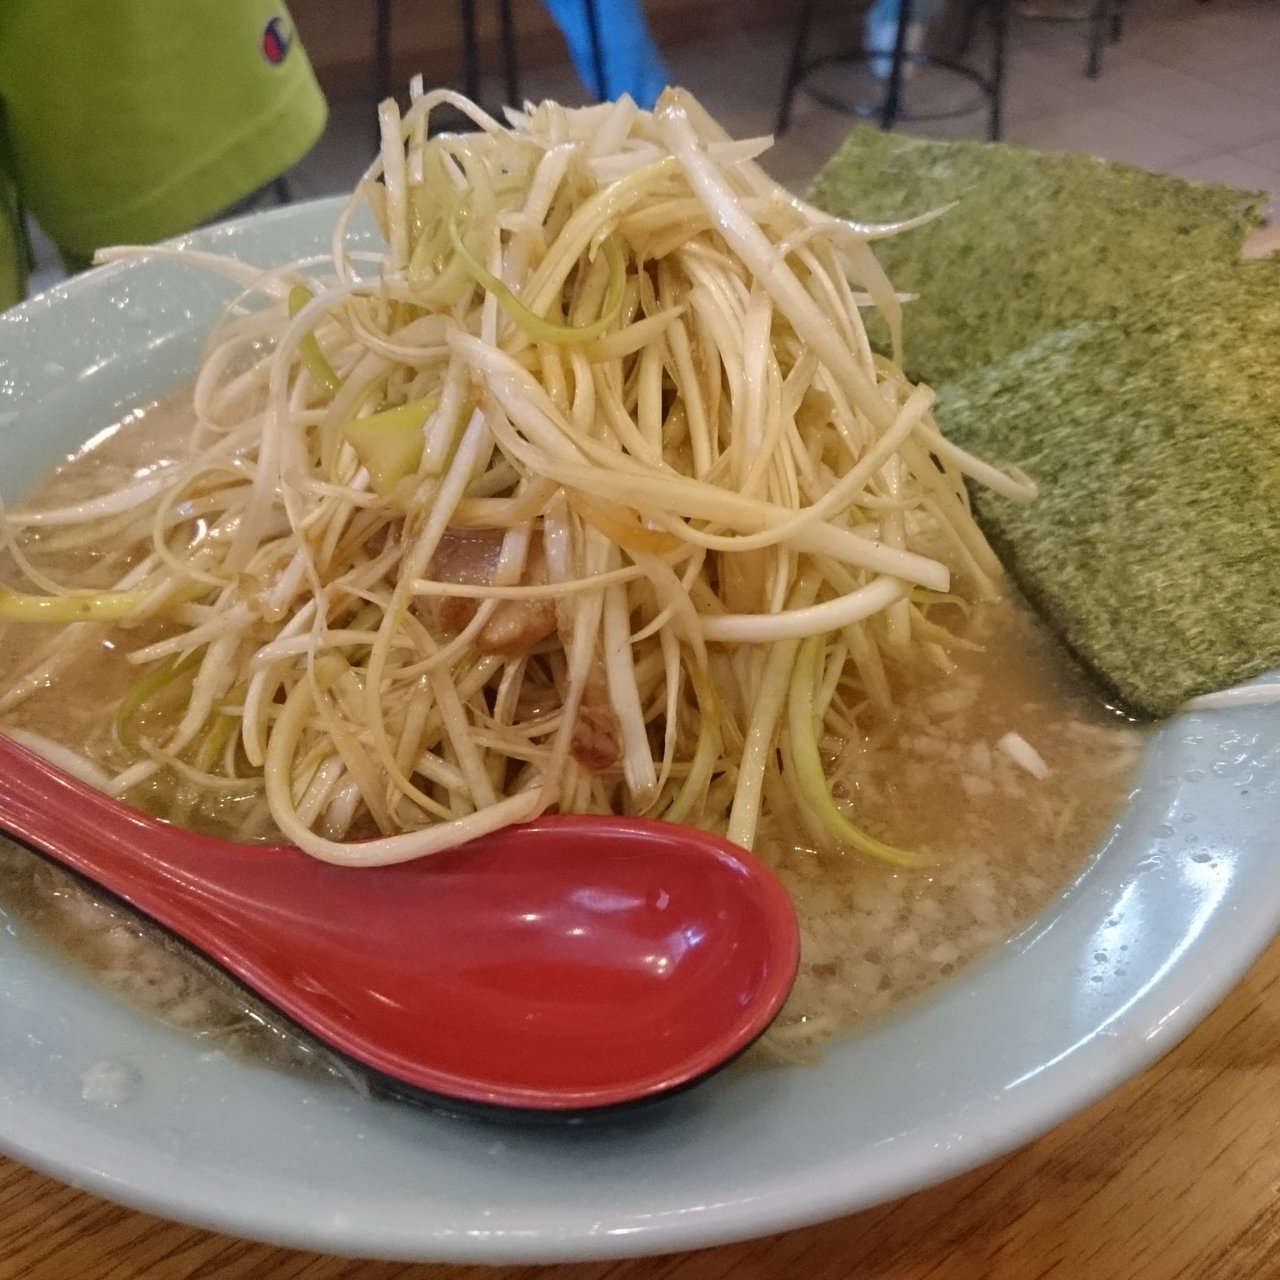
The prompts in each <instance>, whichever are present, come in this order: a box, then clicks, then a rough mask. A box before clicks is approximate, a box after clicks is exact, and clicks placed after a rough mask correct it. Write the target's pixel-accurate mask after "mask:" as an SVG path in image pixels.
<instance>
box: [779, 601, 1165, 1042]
mask: <svg viewBox="0 0 1280 1280" xmlns="http://www.w3.org/2000/svg"><path fill="white" fill-rule="evenodd" d="M966 638H967V639H969V640H970V641H973V642H975V643H976V645H977V646H978V647H977V648H976V649H973V650H960V651H957V652H956V653H955V654H954V655H953V656H954V658H955V660H956V664H957V666H956V670H955V671H954V672H951V673H948V674H946V675H945V676H938V677H936V678H932V679H925V680H921V681H918V682H916V683H913V684H910V685H907V686H905V687H900V688H895V690H894V696H895V703H896V712H895V714H894V716H893V717H892V719H890V720H888V721H887V722H880V723H877V724H875V726H874V728H872V729H871V730H870V731H869V732H868V736H867V740H866V742H865V744H864V745H863V746H862V747H861V749H859V750H857V751H855V752H852V753H850V756H851V758H850V759H849V760H848V761H846V767H847V772H846V773H845V774H844V775H843V777H842V783H841V785H840V786H839V787H838V788H837V793H838V794H839V793H840V792H843V797H842V798H843V801H844V803H846V804H847V806H848V811H849V813H850V815H851V817H853V818H854V820H855V821H856V822H857V823H858V824H859V825H860V826H861V827H862V828H863V829H864V830H866V831H868V832H869V833H871V834H873V835H876V836H879V837H880V838H881V839H884V840H887V841H890V842H891V843H893V844H895V845H897V846H898V847H900V848H906V849H910V850H912V851H915V852H919V853H922V854H925V855H928V856H929V857H930V859H931V862H930V864H929V865H928V866H926V867H925V868H922V869H910V870H902V869H899V868H896V867H892V866H889V865H887V864H885V863H882V862H878V861H876V860H874V859H871V858H868V857H866V856H864V855H861V854H858V853H853V852H849V853H840V854H826V855H823V854H818V853H815V852H814V851H813V850H812V849H811V848H809V847H807V846H805V845H803V844H799V845H796V844H790V843H787V842H785V841H782V840H779V842H778V843H779V846H780V848H779V850H778V852H777V854H776V855H773V856H771V858H770V860H771V861H772V862H773V863H774V865H775V866H776V867H777V869H778V871H779V873H780V874H781V876H782V879H783V880H784V882H785V883H786V885H787V887H788V889H789V890H790V891H791V894H792V897H793V899H794V900H795V902H796V905H797V911H798V914H799V917H800V921H801V928H802V948H801V968H800V976H799V979H798V981H797V983H796V987H795V991H794V993H793V995H792V997H791V1000H790V1002H789V1003H788V1005H787V1007H786V1009H785V1010H784V1011H783V1015H782V1017H781V1018H780V1019H779V1021H778V1023H777V1024H776V1025H775V1027H774V1029H773V1031H772V1032H771V1033H770V1036H769V1046H768V1047H770V1048H771V1049H772V1050H773V1051H774V1052H776V1053H779V1054H781V1055H784V1056H787V1055H790V1054H793V1053H803V1052H804V1051H805V1050H807V1049H809V1048H810V1047H812V1046H813V1045H814V1044H816V1043H820V1042H821V1041H822V1040H824V1039H827V1038H829V1037H830V1036H832V1035H834V1034H838V1033H840V1032H843V1031H847V1030H849V1029H850V1028H852V1027H855V1026H857V1025H859V1024H862V1023H865V1022H866V1021H868V1020H869V1019H872V1018H874V1017H876V1016H877V1015H880V1014H882V1013H884V1012H886V1011H887V1010H888V1009H890V1008H892V1007H895V1006H897V1005H899V1004H901V1003H902V1002H903V1001H905V1000H908V999H911V998H913V997H917V996H919V995H921V994H922V993H924V992H926V991H929V990H931V989H932V988H934V987H936V986H937V985H938V984H939V983H942V982H944V981H945V980H946V979H947V978H949V977H951V976H952V975H953V974H955V973H956V972H957V971H958V970H959V969H961V968H962V967H963V966H965V965H968V964H971V963H972V962H973V961H974V960H976V959H978V958H979V957H981V956H983V955H985V954H986V953H988V952H989V951H990V950H991V949H992V948H993V947H994V946H996V945H997V944H998V943H1000V942H1002V941H1004V940H1005V939H1007V938H1009V937H1010V936H1011V935H1012V934H1014V933H1015V932H1017V931H1018V930H1019V929H1020V928H1021V927H1023V926H1025V925H1026V924H1027V923H1029V922H1030V921H1031V920H1032V918H1033V917H1034V916H1035V915H1036V914H1037V913H1038V912H1040V911H1042V910H1044V908H1045V907H1046V906H1047V905H1048V904H1049V903H1050V902H1052V901H1053V900H1054V899H1055V898H1056V897H1057V896H1058V895H1059V894H1060V893H1061V892H1062V891H1063V890H1064V889H1065V888H1066V887H1067V885H1068V884H1069V883H1070V882H1071V881H1072V880H1073V879H1074V878H1075V877H1077V876H1078V875H1079V874H1080V873H1081V872H1082V871H1083V869H1084V867H1085V866H1086V865H1087V863H1088V861H1089V859H1090V857H1091V856H1092V854H1093V853H1094V852H1096V851H1097V850H1098V849H1099V848H1100V846H1101V845H1102V843H1103V841H1104V840H1105V838H1106V836H1107V834H1108V832H1109V831H1110V830H1111V828H1112V826H1113V824H1114V823H1115V821H1116V819H1117V815H1118V813H1119V810H1120V808H1121V806H1122V804H1123V802H1124V800H1125V797H1126V795H1127V794H1128V791H1129V788H1130V786H1131V785H1132V782H1133V777H1134V773H1135V771H1136V765H1137V762H1138V758H1139V755H1140V752H1141V748H1142V743H1143V738H1144V735H1143V733H1142V732H1141V731H1140V730H1139V729H1138V728H1137V727H1135V726H1134V725H1132V724H1130V723H1128V722H1126V721H1125V720H1124V719H1122V718H1121V717H1120V716H1118V715H1117V714H1115V712H1113V711H1111V710H1110V709H1108V708H1107V707H1106V706H1105V705H1104V704H1103V702H1102V700H1101V698H1100V697H1099V695H1098V694H1097V692H1096V691H1095V690H1093V689H1092V688H1091V687H1089V686H1088V684H1087V683H1086V681H1085V679H1084V677H1083V675H1082V674H1081V673H1080V672H1079V670H1078V669H1077V668H1076V667H1075V666H1074V665H1073V664H1072V663H1071V662H1070V661H1069V660H1068V659H1067V658H1066V657H1065V656H1064V655H1063V654H1062V653H1061V651H1060V650H1059V648H1058V646H1057V644H1056V642H1055V641H1054V640H1053V639H1052V637H1050V636H1049V635H1048V634H1047V632H1046V630H1045V629H1044V627H1043V626H1042V625H1041V624H1040V623H1039V622H1038V621H1037V620H1036V619H1035V618H1034V617H1033V615H1032V614H1031V613H1030V611H1029V610H1028V609H1027V608H1026V607H1025V606H1023V605H1021V604H1019V603H1016V602H1014V601H1012V600H1008V599H1006V600H1001V601H999V602H996V603H994V604H990V605H982V606H978V607H977V608H976V609H975V611H974V614H973V616H972V620H971V622H970V625H969V627H968V629H967V632H966ZM1010 733H1014V734H1018V735H1020V736H1021V737H1022V738H1023V739H1024V740H1025V741H1026V742H1027V743H1028V744H1029V745H1030V746H1031V747H1032V748H1033V749H1034V751H1035V753H1036V755H1038V756H1039V757H1040V759H1041V760H1042V761H1043V763H1044V765H1046V766H1047V768H1048V774H1047V776H1045V777H1037V776H1034V775H1033V774H1032V773H1031V772H1029V771H1028V770H1027V768H1026V767H1024V765H1022V764H1020V763H1018V762H1017V761H1016V760H1015V759H1014V758H1013V757H1012V756H1011V755H1010V754H1009V753H1008V751H1007V750H1006V749H1004V748H1002V747H1001V746H1000V745H999V744H1000V743H1001V740H1002V739H1004V738H1005V735H1006V734H1010Z"/></svg>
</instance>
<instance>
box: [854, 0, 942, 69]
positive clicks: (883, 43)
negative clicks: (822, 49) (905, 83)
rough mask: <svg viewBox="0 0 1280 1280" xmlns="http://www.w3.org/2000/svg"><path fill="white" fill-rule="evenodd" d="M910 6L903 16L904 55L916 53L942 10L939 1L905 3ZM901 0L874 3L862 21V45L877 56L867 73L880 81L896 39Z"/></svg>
mask: <svg viewBox="0 0 1280 1280" xmlns="http://www.w3.org/2000/svg"><path fill="white" fill-rule="evenodd" d="M905 2H906V3H908V4H909V5H910V11H909V13H908V16H907V21H908V26H907V44H906V48H907V52H908V53H918V52H919V51H920V46H921V45H922V44H923V42H924V32H925V28H926V27H927V26H928V24H929V23H930V22H931V21H932V20H933V19H934V18H935V17H936V16H937V14H938V11H939V10H940V9H941V8H942V4H943V0H905ZM903 3H904V0H875V3H874V4H873V5H872V6H871V8H870V9H868V10H867V15H866V17H865V18H864V19H863V46H864V47H865V48H866V49H867V51H868V52H870V53H875V54H879V55H881V56H879V57H875V58H872V59H871V70H872V72H873V73H874V74H875V75H877V76H879V77H880V78H881V79H882V80H883V79H885V78H886V77H887V76H888V75H889V64H890V61H891V56H890V55H892V53H893V47H894V44H895V43H896V42H897V39H898V19H899V17H900V15H901V13H902V6H903Z"/></svg>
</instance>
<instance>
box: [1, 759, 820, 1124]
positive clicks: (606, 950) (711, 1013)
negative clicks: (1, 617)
mask: <svg viewBox="0 0 1280 1280" xmlns="http://www.w3.org/2000/svg"><path fill="white" fill-rule="evenodd" d="M0 828H3V829H4V830H6V831H8V832H9V833H11V834H12V835H14V836H16V837H17V838H18V839H19V840H21V841H22V842H23V843H25V844H28V845H31V846H32V847H33V848H36V849H38V850H40V851H42V852H43V853H46V854H48V855H50V856H52V857H53V858H55V859H56V860H58V861H59V862H61V863H63V864H64V865H66V866H68V867H70V868H71V869H72V870H74V871H76V872H78V873H79V874H81V875H82V876H84V877H86V878H87V879H89V880H92V881H93V882H94V883H96V884H98V885H100V886H101V887H102V888H104V889H107V890H108V891H110V892H111V893H112V894H114V895H115V896H116V897H118V898H120V899H122V900H123V901H125V902H127V903H128V904H129V905H131V906H133V907H135V908H136V909H137V910H139V911H141V912H143V913H144V914H145V915H147V916H149V917H151V918H152V919H153V920H154V921H156V922H157V923H159V924H160V925H162V926H163V927H164V928H165V929H167V930H169V931H170V932H171V933H173V934H175V935H177V936H178V937H179V938H181V939H182V940H183V941H184V942H186V943H188V944H189V945H191V946H193V947H194V948H195V949H196V950H197V951H199V952H201V953H202V954H203V955H205V956H206V957H208V958H209V959H211V960H213V961H214V962H215V963H216V964H217V965H219V966H220V967H221V968H223V969H225V970H226V971H227V972H229V973H230V974H232V975H233V976H234V977H236V978H238V979H239V980H240V981H241V982H242V983H244V984H245V985H246V986H247V987H249V988H250V989H251V990H252V991H254V992H255V993H256V994H257V995H259V996H260V997H262V998H263V999H265V1000H266V1001H267V1002H268V1003H269V1004H271V1005H273V1006H274V1007H275V1008H277V1009H279V1010H280V1011H281V1012H283V1013H284V1014H286V1015H287V1016H288V1017H289V1018H290V1019H292V1020H293V1021H294V1022H295V1023H297V1024H298V1025H299V1026H301V1027H302V1028H304V1029H305V1030H307V1031H309V1032H310V1033H311V1034H313V1035H314V1036H316V1037H318V1038H319V1039H320V1040H321V1041H323V1042H324V1043H325V1044H326V1045H328V1046H329V1047H330V1048H331V1049H333V1050H335V1051H337V1052H338V1053H339V1054H340V1055H342V1056H343V1057H344V1058H346V1059H349V1060H351V1061H354V1062H355V1063H357V1064H358V1065H359V1066H360V1067H361V1068H363V1069H364V1071H365V1072H367V1073H368V1074H369V1076H370V1079H371V1080H372V1081H373V1082H374V1084H375V1086H380V1087H381V1088H382V1089H383V1091H385V1092H390V1093H393V1094H396V1095H397V1096H409V1097H413V1098H416V1099H419V1100H424V1101H436V1102H440V1101H442V1100H447V1102H448V1103H449V1104H451V1105H452V1106H454V1107H462V1108H464V1109H465V1108H488V1107H501V1108H513V1109H516V1110H520V1111H525V1112H530V1113H534V1112H536V1113H558V1114H562V1115H563V1114H576V1113H581V1112H586V1111H593V1110H596V1109H599V1108H612V1107H617V1106H619V1105H621V1104H625V1103H634V1102H639V1101H643V1100H647V1099H650V1098H654V1097H657V1096H659V1095H662V1094H665V1093H669V1092H671V1091H672V1090H676V1089H680V1088H683V1087H685V1086H687V1085H689V1084H692V1083H693V1082H695V1081H697V1080H700V1079H702V1078H703V1077H704V1076H706V1075H708V1074H709V1073H710V1072H712V1071H714V1070H716V1069H717V1068H718V1067H720V1066H723V1065H724V1064H725V1063H726V1062H728V1061H730V1060H731V1059H732V1058H734V1057H736V1056H737V1055H738V1054H739V1053H741V1052H742V1050H743V1049H745V1048H746V1047H747V1046H748V1045H749V1044H751V1042H752V1041H753V1040H755V1039H756V1038H757V1037H758V1036H759V1035H760V1034H761V1033H762V1032H763V1031H764V1030H765V1028H766V1027H768V1025H769V1023H770V1022H772V1020H773V1019H774V1017H775V1016H776V1015H777V1013H778V1010H779V1009H780V1008H781V1007H782V1004H783V1001H784V1000H785V999H786V996H787V994H788V992H789V991H790V989H791V985H792V983H793V981H794V979H795V973H796V966H797V962H798V957H799V942H798V935H797V929H796V920H795V913H794V911H793V909H792V905H791V901H790V899H789V898H788V896H787V893H786V891H785V890H784V889H783V887H782V885H781V884H780V883H779V882H778V881H777V879H775V877H774V876H773V874H772V873H771V872H770V871H769V870H768V868H766V867H765V866H764V865H763V864H762V863H761V862H759V861H758V860H757V859H756V858H754V857H753V856H752V855H751V854H749V853H747V852H746V851H745V850H743V849H740V848H738V847H737V846H736V845H733V844H730V843H728V842H727V841H725V840H722V839H720V838H719V837H717V836H714V835H711V834H710V833H708V832H705V831H698V830H695V829H693V828H690V827H682V826H676V825H674V824H670V823H661V822H650V821H644V820H639V819H625V818H608V817H576V816H572V817H568V816H566V817H545V818H542V819H540V820H538V821H536V822H533V823H530V824H528V825H525V826H521V827H515V828H511V829H508V830H506V831H502V832H498V833H497V834H495V835H492V836H488V837H485V838H483V839H481V840H477V841H474V842H472V843H471V844H468V845H466V846H464V847H462V848H460V849H456V850H453V851H451V852H448V853H442V854H436V855H435V856H433V857H431V858H426V859H422V860H419V861H414V862H408V863H402V864H400V865H397V866H392V867H378V868H367V869H353V868H344V867H335V866H330V865H328V864H325V863H322V862H319V861H317V860H316V859H314V858H311V857H309V856H308V855H306V854H304V853H302V852H300V851H299V850H298V849H295V848H292V847H287V846H264V845H240V844H233V843H231V842H229V841H225V840H218V839H213V838H211V837H208V836H202V835H196V834H194V833H192V832H189V831H184V830H182V829H180V828H177V827H173V826H169V825H167V824H165V823H162V822H160V821H157V820H156V819H154V818H150V817H147V816H146V815H144V814H141V813H139V812H137V811H136V810H133V809H131V808H129V807H128V806H126V805H124V804H122V803H120V802H119V801H117V800H113V799H111V798H110V797H108V796H106V795H104V794H102V793H101V792H99V791H97V790H95V789H93V788H92V787H89V786H87V785H86V784H84V783H82V782H80V781H78V780H76V779H74V778H72V777H70V776H69V775H67V774H66V773H64V772H62V771H61V770H60V769H58V768H56V767H55V766H54V765H52V764H50V763H49V762H47V761H46V760H44V759H43V758H42V757H40V756H38V755H35V754H33V753H32V752H30V751H28V750H26V749H25V748H24V747H22V746H20V745H18V744H17V743H16V742H14V741H13V740H12V739H10V738H7V737H4V736H2V735H0Z"/></svg>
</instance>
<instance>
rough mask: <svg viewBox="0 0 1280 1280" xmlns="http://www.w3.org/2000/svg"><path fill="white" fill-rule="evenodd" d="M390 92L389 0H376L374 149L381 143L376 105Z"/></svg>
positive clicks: (374, 24) (374, 21) (374, 30)
mask: <svg viewBox="0 0 1280 1280" xmlns="http://www.w3.org/2000/svg"><path fill="white" fill-rule="evenodd" d="M390 94H391V0H378V7H377V9H375V10H374V20H373V106H374V112H375V118H374V124H373V145H374V150H375V151H376V150H377V149H378V147H380V146H381V145H382V130H381V128H380V127H379V125H378V122H377V118H376V112H377V108H378V106H379V105H380V104H381V103H383V102H385V101H386V100H387V98H388V97H389V96H390Z"/></svg>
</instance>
